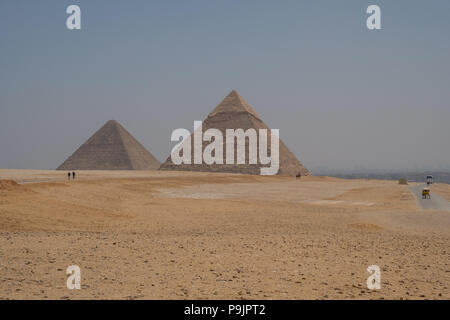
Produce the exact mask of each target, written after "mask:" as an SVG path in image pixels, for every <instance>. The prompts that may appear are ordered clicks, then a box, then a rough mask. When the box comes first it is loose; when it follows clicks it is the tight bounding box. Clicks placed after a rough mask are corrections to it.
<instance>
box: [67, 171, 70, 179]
mask: <svg viewBox="0 0 450 320" xmlns="http://www.w3.org/2000/svg"><path fill="white" fill-rule="evenodd" d="M67 179H68V180H70V171H69V172H68V173H67Z"/></svg>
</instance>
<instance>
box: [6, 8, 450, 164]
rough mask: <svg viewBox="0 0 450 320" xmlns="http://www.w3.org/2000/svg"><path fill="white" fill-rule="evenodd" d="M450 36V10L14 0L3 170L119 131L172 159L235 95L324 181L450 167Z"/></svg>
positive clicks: (9, 18) (57, 157)
mask: <svg viewBox="0 0 450 320" xmlns="http://www.w3.org/2000/svg"><path fill="white" fill-rule="evenodd" d="M70 4H78V5H80V7H81V10H82V30H81V31H69V30H67V29H66V25H65V20H66V17H67V15H66V13H65V11H66V7H67V6H68V5H70ZM369 4H378V5H380V7H381V10H382V27H383V29H382V30H379V31H369V30H367V28H366V25H365V20H366V17H367V15H366V13H365V11H366V8H367V6H368V5H369ZM449 35H450V1H447V0H445V1H444V0H433V1H411V0H410V1H407V0H397V1H376V0H374V1H363V0H342V1H335V0H328V1H320V0H318V1H317V0H316V1H310V0H308V1H300V0H293V1H283V0H280V1H278V0H277V1H275V0H271V1H267V0H258V1H256V0H255V1H249V0H223V1H214V0H202V1H199V0H196V1H191V0H184V1H173V0H172V1H167V0H166V1H136V0H133V1H124V0H122V1H104V0H95V1H92V0H90V1H76V0H72V1H66V0H49V1H47V0H42V1H21V0H2V1H1V2H0V150H1V153H0V168H31V169H52V168H55V167H57V166H58V165H59V164H60V163H61V162H63V161H64V160H65V159H66V158H67V157H68V156H69V155H70V154H71V153H72V152H74V151H75V150H76V149H77V148H78V147H79V146H80V145H81V144H82V143H83V142H84V141H85V140H86V139H87V138H89V136H90V135H91V134H92V133H94V132H95V131H96V130H97V129H98V128H100V127H101V126H102V125H103V124H104V122H106V121H107V120H109V119H115V120H118V121H119V122H120V123H122V124H123V125H124V126H125V128H127V129H128V130H129V131H130V132H131V133H132V134H133V135H134V136H135V137H136V138H137V139H138V140H139V141H140V142H142V144H143V145H145V146H146V147H147V148H148V149H149V150H150V151H151V152H152V153H153V154H154V155H155V156H156V157H157V158H159V159H160V160H164V159H165V158H166V157H167V156H168V154H169V151H170V149H171V147H172V143H171V142H170V134H171V132H172V130H174V129H176V128H187V129H190V130H192V126H193V121H194V120H202V119H204V118H205V117H206V115H207V114H208V113H209V112H210V111H211V110H212V109H213V108H214V107H215V106H216V105H217V104H218V103H219V102H220V101H221V99H223V98H224V97H225V96H226V95H227V94H228V92H229V91H230V90H232V89H236V90H238V91H239V92H240V93H241V95H242V96H243V97H244V98H245V99H246V100H247V101H248V102H249V103H250V104H251V105H252V106H253V107H254V108H255V109H256V111H257V112H258V113H259V114H260V115H261V116H262V118H263V119H264V120H265V122H266V123H267V124H268V125H269V126H270V127H272V128H279V129H280V134H281V138H282V139H283V140H284V141H285V142H286V144H287V145H288V146H289V147H290V149H291V150H292V151H293V152H294V153H295V154H296V155H297V156H298V157H299V159H300V160H301V161H302V162H303V163H304V164H305V165H306V166H307V167H308V168H310V169H312V170H313V171H314V170H315V169H316V168H319V167H321V166H326V167H328V168H335V169H338V170H344V169H354V168H372V169H395V170H398V169H410V168H436V167H447V168H450V148H449V144H450V143H449V140H450V126H449V124H448V122H449V119H450V102H449V101H450V90H449V84H450V58H449V57H450V40H449V39H450V37H449Z"/></svg>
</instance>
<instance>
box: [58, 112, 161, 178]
mask: <svg viewBox="0 0 450 320" xmlns="http://www.w3.org/2000/svg"><path fill="white" fill-rule="evenodd" d="M159 165H160V162H159V161H158V160H157V159H156V158H155V157H154V156H153V155H152V154H151V153H150V152H149V151H148V150H147V149H145V147H144V146H143V145H142V144H140V143H139V141H137V140H136V139H135V138H134V137H133V136H132V135H131V134H130V133H129V132H128V131H127V130H125V128H124V127H122V126H121V125H120V123H118V122H117V121H115V120H110V121H108V122H107V123H106V124H105V125H104V126H103V127H102V128H100V130H98V131H97V132H96V133H94V135H93V136H92V137H90V138H89V139H88V140H87V141H86V142H85V143H84V144H83V145H82V146H81V147H80V148H78V150H77V151H75V152H74V154H72V155H71V156H70V157H69V158H68V159H67V160H66V161H64V163H63V164H61V165H60V166H59V167H58V168H57V170H156V169H158V168H159Z"/></svg>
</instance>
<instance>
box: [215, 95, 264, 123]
mask: <svg viewBox="0 0 450 320" xmlns="http://www.w3.org/2000/svg"><path fill="white" fill-rule="evenodd" d="M234 112H247V113H249V114H251V115H252V116H254V117H255V118H257V119H260V117H259V115H258V114H257V113H256V111H255V110H253V108H252V107H251V106H250V105H249V104H248V103H247V101H245V100H244V98H242V96H241V95H240V94H239V92H237V91H236V90H233V91H231V92H230V93H229V94H228V96H226V97H225V99H223V100H222V102H221V103H220V104H219V105H218V106H217V107H216V108H215V109H214V110H213V111H212V112H211V113H210V114H209V115H208V117H213V116H215V115H216V114H218V113H234Z"/></svg>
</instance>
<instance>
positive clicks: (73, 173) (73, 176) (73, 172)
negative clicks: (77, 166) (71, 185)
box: [72, 171, 75, 180]
mask: <svg viewBox="0 0 450 320" xmlns="http://www.w3.org/2000/svg"><path fill="white" fill-rule="evenodd" d="M72 178H73V180H75V171H72Z"/></svg>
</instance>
